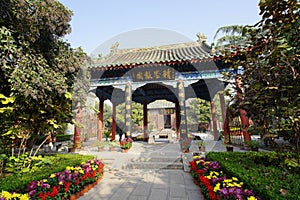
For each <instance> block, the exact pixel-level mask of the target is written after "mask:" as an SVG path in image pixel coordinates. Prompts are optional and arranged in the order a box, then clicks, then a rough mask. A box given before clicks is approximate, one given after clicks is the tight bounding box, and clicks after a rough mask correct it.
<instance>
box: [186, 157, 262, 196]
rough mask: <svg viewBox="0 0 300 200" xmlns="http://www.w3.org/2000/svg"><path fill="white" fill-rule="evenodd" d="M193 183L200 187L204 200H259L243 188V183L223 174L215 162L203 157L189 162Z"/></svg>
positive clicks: (194, 158)
mask: <svg viewBox="0 0 300 200" xmlns="http://www.w3.org/2000/svg"><path fill="white" fill-rule="evenodd" d="M190 166H191V174H192V176H193V178H194V182H195V183H196V184H197V185H199V186H200V188H201V191H202V193H203V195H204V196H205V198H206V199H208V200H215V199H238V200H244V199H247V200H255V199H260V198H259V197H258V196H257V195H255V194H254V193H253V192H252V191H251V190H248V189H245V188H243V185H244V183H243V182H241V181H239V180H238V179H237V178H236V177H228V176H226V174H224V173H223V171H222V169H221V165H220V164H219V163H218V162H217V161H208V160H206V159H205V158H204V157H201V156H194V157H193V161H191V162H190Z"/></svg>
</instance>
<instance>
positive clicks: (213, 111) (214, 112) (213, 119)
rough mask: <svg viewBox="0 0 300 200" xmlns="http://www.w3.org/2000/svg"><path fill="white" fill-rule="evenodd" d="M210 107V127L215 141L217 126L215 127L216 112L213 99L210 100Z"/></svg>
mask: <svg viewBox="0 0 300 200" xmlns="http://www.w3.org/2000/svg"><path fill="white" fill-rule="evenodd" d="M210 108H211V116H212V126H213V127H212V128H213V135H214V140H215V141H217V140H218V139H219V134H218V128H217V114H216V107H215V103H214V101H213V100H211V101H210Z"/></svg>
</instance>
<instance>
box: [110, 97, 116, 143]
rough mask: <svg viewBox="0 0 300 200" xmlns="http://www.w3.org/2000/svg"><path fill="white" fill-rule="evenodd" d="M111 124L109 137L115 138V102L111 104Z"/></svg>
mask: <svg viewBox="0 0 300 200" xmlns="http://www.w3.org/2000/svg"><path fill="white" fill-rule="evenodd" d="M112 106H113V107H112V124H111V139H112V140H115V139H116V130H117V123H116V104H115V103H113V105H112Z"/></svg>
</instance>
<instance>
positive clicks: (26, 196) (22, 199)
mask: <svg viewBox="0 0 300 200" xmlns="http://www.w3.org/2000/svg"><path fill="white" fill-rule="evenodd" d="M20 200H29V196H28V194H23V195H22V196H21V197H20Z"/></svg>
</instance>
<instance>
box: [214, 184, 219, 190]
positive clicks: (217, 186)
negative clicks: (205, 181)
mask: <svg viewBox="0 0 300 200" xmlns="http://www.w3.org/2000/svg"><path fill="white" fill-rule="evenodd" d="M219 190H220V183H217V185H216V186H215V187H214V192H217V191H219Z"/></svg>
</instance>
